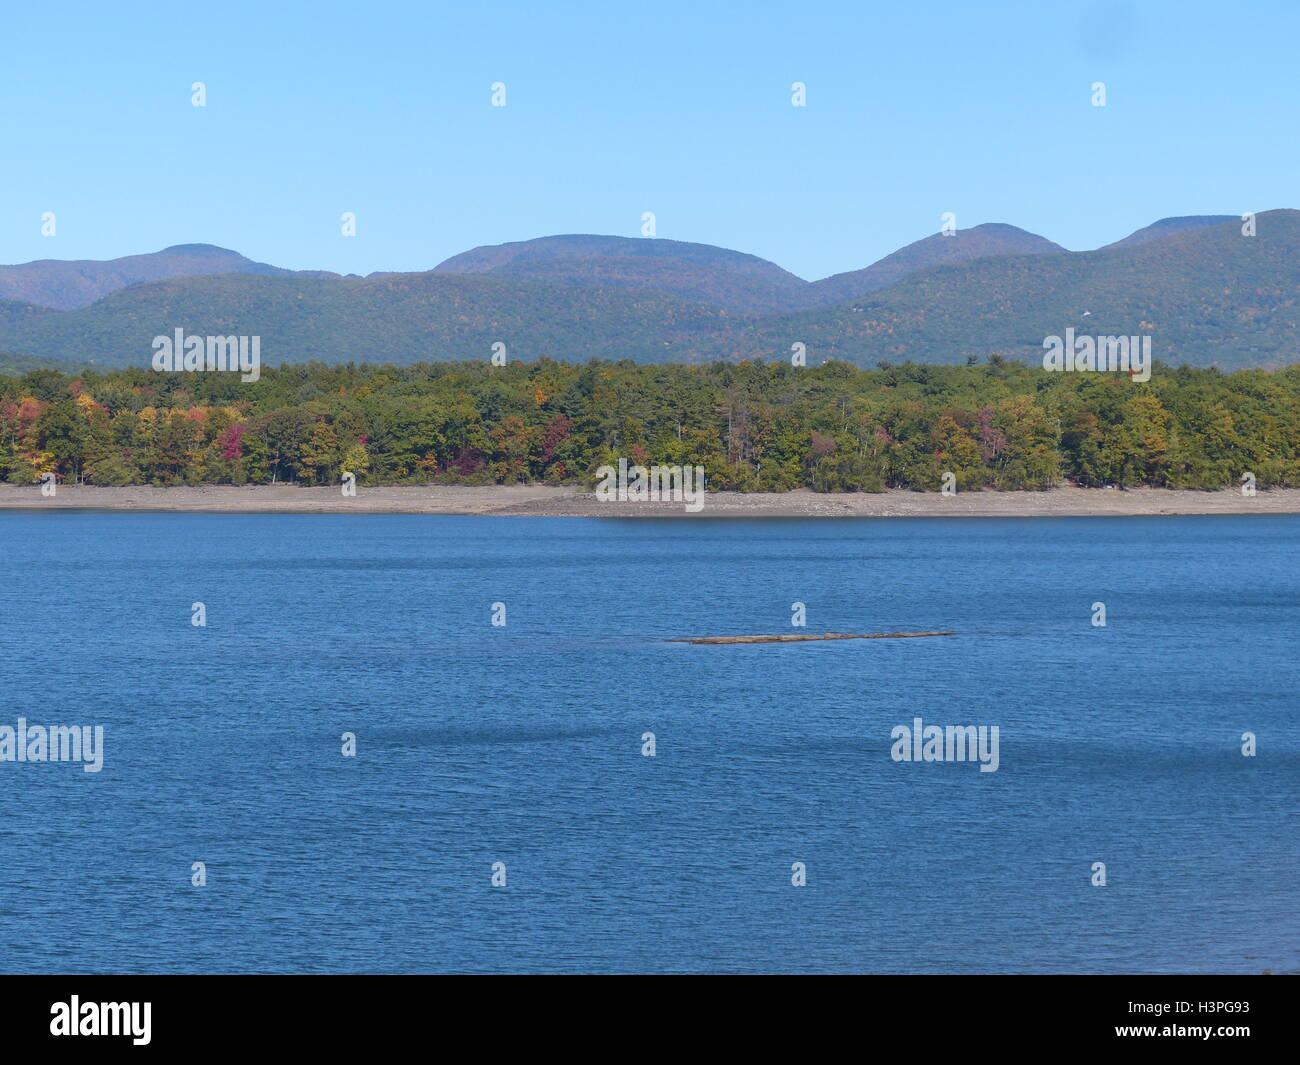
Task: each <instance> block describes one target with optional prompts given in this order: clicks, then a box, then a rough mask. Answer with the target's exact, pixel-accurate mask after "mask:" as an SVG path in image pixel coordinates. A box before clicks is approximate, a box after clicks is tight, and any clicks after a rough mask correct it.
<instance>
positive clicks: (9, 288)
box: [0, 244, 338, 311]
mask: <svg viewBox="0 0 1300 1065" xmlns="http://www.w3.org/2000/svg"><path fill="white" fill-rule="evenodd" d="M296 273H298V271H295V270H285V269H282V268H280V267H278V266H270V265H269V264H267V263H258V262H254V261H253V260H252V259H248V258H245V257H244V256H243V255H240V254H239V253H238V252H234V251H229V250H228V249H226V248H218V247H216V246H215V245H213V244H175V245H173V246H172V247H170V248H164V249H163V250H162V251H156V252H150V253H148V254H145V255H126V256H123V257H122V258H120V259H102V260H101V259H74V260H65V259H37V260H36V261H34V262H30V263H19V264H17V265H14V266H0V300H14V301H18V302H22V303H32V304H36V305H37V306H40V307H51V308H53V309H55V310H61V311H66V310H75V309H76V308H78V307H89V306H90V305H91V304H92V303H94V302H95V301H96V300H100V299H103V298H104V297H105V296H108V295H110V294H111V293H114V292H117V291H118V290H119V289H123V288H126V287H127V286H128V285H136V284H140V283H142V282H146V281H164V280H169V279H171V278H176V277H201V276H205V275H211V274H261V275H264V276H269V277H283V276H286V275H290V274H296ZM308 274H309V276H316V277H337V276H338V275H337V274H328V273H325V272H318V271H310V272H308Z"/></svg>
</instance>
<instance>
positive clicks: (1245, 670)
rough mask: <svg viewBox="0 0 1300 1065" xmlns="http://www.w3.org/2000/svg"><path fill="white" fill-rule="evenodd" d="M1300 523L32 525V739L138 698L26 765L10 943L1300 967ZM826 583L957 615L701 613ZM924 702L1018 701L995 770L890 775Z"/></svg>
mask: <svg viewBox="0 0 1300 1065" xmlns="http://www.w3.org/2000/svg"><path fill="white" fill-rule="evenodd" d="M1298 544H1300V518H1297V517H1289V516H1279V517H1223V518H1218V517H1216V518H1173V517H1161V518H1152V519H1095V520H1094V519H1071V520H1057V521H1049V520H1044V519H1032V520H1025V521H1016V520H987V519H985V520H902V519H885V520H837V521H765V522H754V521H746V522H741V521H655V520H648V521H622V522H620V521H596V520H582V519H545V518H539V519H525V518H468V517H466V518H461V517H431V516H396V515H365V516H362V515H357V516H350V515H336V516H289V515H200V514H126V513H118V514H113V513H92V512H64V513H39V512H27V513H23V512H10V513H0V559H2V563H0V576H2V577H3V580H0V663H3V666H2V667H0V668H2V669H3V680H4V683H3V685H2V686H0V690H2V692H3V696H2V698H3V706H2V707H0V724H9V725H16V720H17V718H18V717H19V716H25V717H26V718H27V719H28V720H29V721H30V722H31V723H33V724H35V723H46V724H99V725H103V726H104V728H105V765H104V768H103V770H102V771H101V772H100V773H98V774H93V773H85V772H83V771H82V769H81V768H79V767H77V766H73V765H67V764H16V763H12V762H5V763H0V803H3V806H2V807H0V810H2V816H0V969H3V970H4V971H6V972H78V973H80V972H135V971H145V972H178V973H188V972H212V971H215V972H248V971H276V972H427V971H449V970H450V971H465V970H469V971H500V970H505V971H600V972H604V971H615V972H624V971H661V970H666V971H745V972H749V971H759V972H762V971H772V970H778V971H797V972H799V971H817V972H822V971H878V972H989V973H994V972H1006V971H1023V970H1029V971H1035V972H1058V971H1059V972H1141V971H1149V972H1206V971H1209V972H1219V971H1228V972H1259V971H1262V970H1264V969H1272V970H1273V971H1279V970H1294V969H1296V968H1300V923H1298V922H1297V918H1296V914H1297V910H1298V909H1300V907H1298V906H1297V901H1298V896H1300V890H1298V888H1297V858H1298V857H1300V833H1298V832H1297V818H1296V814H1297V800H1298V799H1300V772H1298V771H1300V713H1297V690H1298V688H1300V685H1298V683H1297V681H1298V680H1300V666H1298V665H1297V654H1296V636H1297V633H1298V632H1300V568H1298V567H1297V565H1296V558H1297V550H1296V549H1297V545H1298ZM796 601H798V602H803V603H805V604H806V605H807V611H808V630H807V631H810V632H822V631H849V632H874V631H894V630H907V629H915V630H926V629H944V628H951V629H955V630H958V632H959V635H957V636H954V637H946V638H934V639H920V640H899V641H884V640H881V641H846V642H838V643H812V644H794V645H781V644H769V645H758V646H720V647H718V646H714V647H710V646H703V647H701V646H691V645H684V644H670V643H664V642H661V641H662V639H663V638H664V637H669V636H682V635H687V636H689V635H713V634H726V633H761V632H787V631H791V630H790V625H789V621H790V612H791V604H792V603H794V602H796ZM1099 601H1100V602H1104V603H1105V604H1106V610H1107V615H1108V624H1107V626H1106V627H1105V628H1096V627H1093V626H1092V624H1091V616H1092V604H1093V603H1094V602H1099ZM195 602H202V603H204V604H205V607H206V611H207V625H206V627H204V628H198V627H195V626H193V625H191V624H190V617H191V605H192V604H193V603H195ZM496 602H504V603H505V604H506V610H507V615H506V616H507V622H508V623H507V625H506V626H505V627H503V628H502V627H493V626H492V625H491V624H490V623H489V622H490V615H491V610H492V604H493V603H496ZM917 716H919V717H922V718H923V719H924V720H925V721H926V722H927V723H935V724H941V725H942V724H967V723H969V724H977V725H978V724H987V725H998V726H999V728H1000V761H1001V764H1000V768H999V769H998V771H997V772H994V773H981V772H979V771H978V766H977V765H975V764H973V763H965V764H955V763H930V764H907V763H896V762H894V761H892V760H891V758H890V756H889V750H890V745H891V743H890V730H891V729H892V728H893V727H894V726H895V725H898V724H910V723H911V721H912V719H913V718H914V717H917ZM345 731H351V732H355V733H356V735H357V743H358V754H357V757H356V758H344V757H342V756H341V755H340V746H341V740H340V736H341V734H342V733H343V732H345ZM647 731H650V732H653V733H654V734H655V736H656V740H657V755H656V757H654V758H647V757H643V756H642V754H641V746H642V734H643V733H645V732H647ZM1246 731H1251V732H1254V733H1255V734H1256V735H1257V737H1258V744H1259V753H1258V755H1257V756H1256V757H1254V758H1247V757H1243V756H1242V754H1241V752H1240V747H1241V742H1242V741H1241V735H1242V733H1243V732H1246ZM195 861H203V862H205V863H206V866H207V875H208V883H207V886H206V887H202V888H196V887H193V886H191V883H190V878H191V865H192V863H194V862H195ZM498 861H500V862H504V863H505V865H506V870H507V886H506V887H505V888H493V887H492V886H491V884H490V878H491V870H492V865H493V863H494V862H498ZM796 861H800V862H804V863H806V867H807V876H808V884H807V886H806V887H802V888H796V887H792V886H791V883H790V878H791V865H792V863H794V862H796ZM1097 861H1102V862H1105V863H1106V871H1107V879H1108V883H1107V886H1105V887H1104V888H1101V887H1093V886H1092V884H1091V883H1090V877H1091V869H1092V864H1093V863H1094V862H1097Z"/></svg>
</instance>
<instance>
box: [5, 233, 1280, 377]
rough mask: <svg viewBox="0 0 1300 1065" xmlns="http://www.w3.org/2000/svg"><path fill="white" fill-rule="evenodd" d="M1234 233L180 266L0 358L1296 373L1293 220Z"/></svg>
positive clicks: (178, 257)
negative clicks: (1066, 244)
mask: <svg viewBox="0 0 1300 1065" xmlns="http://www.w3.org/2000/svg"><path fill="white" fill-rule="evenodd" d="M1256 221H1257V229H1258V232H1257V235H1256V236H1244V235H1243V234H1242V233H1241V225H1240V219H1239V216H1236V215H1225V216H1212V215H1211V216H1196V217H1192V218H1187V219H1162V220H1161V221H1160V222H1157V223H1155V224H1153V225H1151V226H1147V227H1145V228H1144V229H1140V230H1138V231H1137V232H1135V233H1133V234H1131V235H1130V236H1129V237H1126V238H1124V239H1123V240H1121V241H1117V242H1115V243H1114V244H1111V245H1108V246H1106V247H1104V248H1100V249H1098V250H1096V251H1091V252H1071V251H1067V250H1065V249H1064V248H1062V247H1060V246H1059V245H1057V244H1054V243H1053V242H1051V241H1048V240H1046V239H1045V238H1043V237H1039V236H1036V235H1034V234H1032V233H1028V232H1026V231H1024V230H1021V229H1017V228H1016V227H1014V226H1009V225H1001V224H986V225H982V226H975V227H973V228H971V229H968V230H961V231H958V232H957V233H956V234H955V235H953V236H944V235H940V234H936V235H933V236H931V237H926V238H923V239H922V240H919V241H916V242H914V243H913V244H911V245H908V246H907V247H906V248H902V249H900V250H899V251H897V252H895V253H893V254H892V255H890V256H886V257H885V258H884V259H882V260H880V261H879V262H878V263H875V264H873V265H872V266H870V267H867V268H865V269H863V270H859V271H849V272H847V273H845V274H838V275H834V276H833V277H830V278H825V279H823V280H821V281H816V282H808V281H804V280H803V279H801V278H798V277H796V276H795V275H793V274H790V273H789V272H787V271H785V270H783V269H781V268H780V267H779V266H777V265H775V264H774V263H770V262H768V261H766V260H764V259H761V258H758V257H757V256H753V255H747V254H744V253H741V252H735V251H730V250H728V249H724V248H715V247H712V246H710V245H702V244H691V243H686V242H681V241H667V240H658V239H646V238H641V239H632V238H623V237H602V236H588V235H563V236H555V237H544V238H539V239H537V240H530V241H520V242H515V243H511V244H504V245H493V246H486V247H481V248H475V249H472V250H471V251H468V252H464V253H462V254H460V255H457V256H453V257H452V258H451V259H448V260H446V261H445V262H443V263H440V264H439V265H438V266H437V267H435V268H434V269H432V270H429V271H425V272H422V273H398V274H372V275H370V276H369V277H366V278H359V277H355V276H350V277H341V276H339V275H337V274H331V273H326V272H296V271H288V270H281V269H279V268H277V267H272V266H268V265H267V264H261V263H254V262H252V261H251V260H248V259H245V258H244V257H243V256H240V255H237V253H234V252H227V251H224V250H223V249H218V248H213V247H212V246H211V245H181V246H178V247H177V248H174V249H167V252H164V253H158V254H159V255H167V254H168V253H174V254H173V257H172V259H171V261H170V265H166V264H158V263H155V264H152V265H151V266H150V267H149V268H150V269H155V268H163V267H164V265H166V268H171V267H174V266H176V265H177V264H179V263H181V262H183V261H185V260H186V257H187V256H188V257H191V258H192V260H193V261H195V262H199V263H201V264H202V265H203V266H204V267H205V268H207V269H209V270H211V271H213V272H210V273H206V274H201V275H197V276H183V277H169V278H165V279H158V280H153V281H136V282H134V283H132V284H130V285H128V286H127V287H124V288H120V289H119V290H117V291H114V292H112V293H110V294H109V295H107V296H105V297H103V298H101V299H99V300H97V301H95V302H94V303H92V304H90V305H88V306H80V307H76V308H73V309H67V310H52V309H50V308H49V307H48V306H42V305H39V304H38V303H37V302H36V301H30V300H29V301H22V300H15V299H7V298H5V297H3V296H0V352H4V353H6V354H9V355H13V356H21V357H23V358H54V359H64V360H69V361H74V362H79V363H80V362H91V363H94V364H97V365H104V366H123V365H131V364H135V365H144V364H147V363H148V361H149V357H150V351H151V349H150V344H151V341H152V338H153V337H154V336H156V335H158V334H166V333H170V331H171V330H173V329H175V328H184V329H186V330H187V331H189V332H191V333H200V334H216V335H229V334H232V333H233V334H247V335H256V336H260V337H262V347H261V350H262V358H263V360H264V361H266V362H270V363H279V362H301V361H308V360H320V361H325V362H348V361H358V362H360V361H368V362H386V361H391V362H397V363H409V362H416V361H438V360H451V359H479V358H487V357H488V356H489V354H490V353H491V350H492V345H494V344H497V343H501V344H505V346H506V351H507V356H508V357H509V358H511V359H524V360H529V359H535V358H537V357H540V356H547V357H550V358H554V359H561V360H565V361H584V360H586V359H590V358H608V359H621V358H627V359H633V360H635V361H637V362H670V361H704V360H714V359H731V360H735V359H746V358H749V359H752V358H760V357H762V358H778V359H787V358H788V357H789V353H790V351H791V346H792V344H795V343H802V344H804V345H806V347H807V350H808V357H809V360H810V361H822V360H824V359H827V358H836V359H848V360H851V361H854V362H857V363H859V364H862V365H872V364H874V363H875V362H878V361H895V362H896V361H902V360H907V359H910V360H914V361H918V362H951V361H958V360H964V359H966V358H969V357H972V356H974V357H983V356H985V355H989V354H993V353H1001V354H1004V355H1007V356H1008V357H1013V358H1028V359H1033V358H1036V357H1041V351H1042V348H1041V344H1042V340H1043V338H1044V336H1048V335H1054V334H1059V333H1060V332H1061V331H1062V330H1063V329H1065V328H1066V327H1070V326H1073V327H1075V328H1076V329H1077V330H1080V331H1085V330H1086V331H1088V332H1092V333H1094V334H1123V335H1135V334H1137V333H1148V334H1150V335H1151V336H1152V338H1153V345H1154V349H1155V355H1156V357H1157V358H1160V359H1164V360H1166V361H1170V362H1179V361H1186V362H1192V363H1195V364H1199V365H1209V364H1217V365H1220V366H1222V367H1224V368H1225V369H1227V368H1236V367H1241V366H1250V365H1261V366H1276V365H1281V364H1285V363H1289V362H1298V361H1300V351H1298V350H1297V344H1296V341H1295V337H1296V335H1297V327H1298V326H1300V310H1298V309H1297V294H1298V293H1300V213H1298V212H1296V211H1286V210H1283V211H1269V212H1263V213H1260V214H1258V215H1257V216H1256ZM132 258H136V259H140V258H143V259H147V258H149V257H132ZM124 261H125V260H111V261H110V263H114V264H116V263H121V262H124ZM26 265H27V266H33V265H47V266H48V263H47V264H26ZM65 265H71V266H75V267H78V268H80V267H81V266H82V265H83V264H65ZM93 265H99V266H103V265H106V264H93ZM228 265H232V266H234V267H236V269H234V270H231V271H224V270H223V271H222V272H216V271H218V270H221V268H223V267H225V266H228ZM5 269H10V270H11V269H14V268H0V270H5ZM138 272H139V270H138V269H136V273H138ZM105 276H106V275H101V277H100V283H105V282H104V277H105ZM119 276H126V272H123V273H122V274H120V275H119ZM845 293H849V295H848V296H845ZM841 297H843V298H841Z"/></svg>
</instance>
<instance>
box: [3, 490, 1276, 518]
mask: <svg viewBox="0 0 1300 1065" xmlns="http://www.w3.org/2000/svg"><path fill="white" fill-rule="evenodd" d="M0 509H9V510H12V509H26V510H65V509H67V510H73V509H78V510H125V511H142V512H143V511H193V512H221V513H248V514H261V513H271V514H465V515H496V516H539V517H583V518H652V517H654V518H872V517H882V518H883V517H901V518H939V517H962V518H1040V517H1041V518H1065V517H1125V516H1127V517H1139V516H1145V515H1159V514H1300V489H1296V488H1286V489H1277V490H1274V491H1269V492H1259V493H1257V494H1256V495H1254V496H1243V495H1242V494H1241V492H1240V491H1239V490H1236V489H1225V490H1223V491H1219V492H1184V491H1171V490H1168V489H1160V488H1134V489H1129V490H1127V491H1118V490H1115V489H1102V488H1072V487H1061V488H1055V489H1053V490H1051V491H1048V492H958V493H957V494H956V495H952V496H945V495H942V494H940V493H939V492H911V491H907V490H902V489H900V490H893V491H889V492H883V493H878V494H871V493H861V492H854V493H838V494H820V493H816V492H811V491H808V490H806V489H802V490H799V491H794V492H783V493H753V494H742V493H739V492H718V493H710V494H708V495H706V496H705V499H704V507H703V509H702V510H700V511H699V512H697V513H689V512H687V511H686V509H685V505H684V504H682V503H669V502H653V503H652V502H642V503H605V502H601V501H600V500H598V499H597V498H596V497H595V496H594V495H593V494H592V493H590V492H582V491H579V490H577V489H574V488H553V487H549V486H546V485H500V486H489V487H477V488H469V487H460V486H450V485H440V486H436V487H401V488H364V487H360V488H358V489H357V493H356V495H355V496H344V495H343V494H342V493H341V492H340V490H339V489H338V488H329V487H327V488H299V487H295V486H292V485H243V486H229V485H220V486H212V487H203V488H151V487H130V488H98V487H90V486H83V487H68V486H61V487H59V489H58V490H57V492H56V493H55V495H54V496H52V497H47V496H42V495H41V493H40V489H39V488H38V487H36V486H22V487H19V486H14V485H0Z"/></svg>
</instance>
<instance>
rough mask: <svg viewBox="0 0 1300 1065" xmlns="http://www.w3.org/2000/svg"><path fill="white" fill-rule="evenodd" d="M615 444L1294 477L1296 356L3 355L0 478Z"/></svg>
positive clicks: (246, 474)
mask: <svg viewBox="0 0 1300 1065" xmlns="http://www.w3.org/2000/svg"><path fill="white" fill-rule="evenodd" d="M619 458H627V459H628V460H629V462H632V463H639V464H643V465H651V464H661V465H686V464H690V465H699V466H703V467H704V469H705V475H706V478H707V481H708V485H709V487H710V488H711V489H719V490H721V489H727V490H736V491H746V492H748V491H766V492H782V491H788V490H791V489H794V488H800V487H807V488H812V489H814V490H817V491H826V492H831V491H865V492H878V491H883V490H884V489H886V488H911V489H917V490H923V491H934V490H936V489H938V488H939V487H940V485H941V483H942V480H943V477H944V474H945V473H949V472H950V473H952V474H953V475H954V477H955V479H956V484H957V487H958V488H959V489H963V490H967V491H969V490H977V489H1045V488H1049V487H1051V486H1052V485H1054V484H1059V483H1062V482H1072V483H1075V484H1078V485H1083V486H1090V487H1101V486H1106V485H1114V486H1117V487H1129V486H1136V485H1150V486H1156V487H1168V488H1192V489H1205V490H1210V489H1218V488H1224V487H1228V486H1234V485H1238V484H1240V483H1241V481H1242V478H1243V476H1244V475H1245V474H1247V473H1250V474H1253V476H1254V478H1255V483H1256V484H1257V485H1258V486H1259V487H1261V488H1268V487H1275V486H1276V487H1296V486H1300V365H1297V366H1291V367H1288V368H1286V369H1282V370H1277V371H1273V372H1268V371H1263V370H1241V371H1237V372H1235V373H1230V374H1224V373H1221V372H1219V371H1218V370H1214V369H1197V368H1193V367H1189V366H1179V367H1176V368H1174V367H1169V366H1164V365H1161V364H1159V363H1157V364H1156V367H1155V370H1154V372H1153V375H1152V379H1151V380H1150V381H1149V382H1147V383H1144V384H1135V383H1133V382H1132V381H1130V380H1129V379H1128V378H1127V377H1125V376H1122V375H1107V374H1070V373H1048V372H1046V371H1044V370H1042V369H1040V368H1037V367H1033V366H1028V365H1024V364H1020V363H1016V362H1011V361H1005V360H1003V359H1001V358H999V357H997V356H993V357H991V358H990V359H989V360H988V361H987V362H985V363H981V364H978V365H975V364H968V365H965V366H935V365H923V364H915V363H903V364H898V365H889V364H881V365H880V366H879V367H878V368H877V369H874V370H863V369H858V368H856V367H855V366H853V365H852V364H849V363H843V362H831V363H827V364H824V365H822V366H819V367H809V368H795V367H792V366H790V365H788V364H786V363H783V362H771V363H768V362H739V363H723V362H718V363H709V364H703V365H695V366H689V365H638V364H635V363H632V362H630V361H619V362H602V361H592V362H589V363H585V364H581V365H569V364H566V363H561V362H555V361H552V360H549V359H542V360H540V361H537V362H532V363H514V364H512V365H509V366H500V367H498V366H492V365H490V364H488V363H486V362H474V363H466V362H462V363H423V364H415V365H410V366H392V365H371V364H347V365H339V366H332V365H324V364H320V363H305V364H297V365H286V366H282V367H280V368H279V369H273V368H270V367H267V368H264V369H263V372H262V377H261V380H259V381H257V382H255V383H243V382H241V381H240V380H239V378H238V375H235V374H228V373H157V372H154V371H153V370H150V369H142V368H132V369H124V370H115V371H108V372H101V371H91V370H87V371H85V372H82V373H76V374H72V373H65V372H60V371H56V370H50V369H34V370H30V371H28V372H26V373H14V374H9V375H0V478H3V479H4V480H5V481H7V482H9V483H11V484H30V483H33V482H35V481H37V480H39V479H40V478H41V477H42V476H43V475H44V474H46V473H50V472H53V473H54V474H55V476H56V477H57V478H58V479H59V481H60V482H62V483H70V484H76V483H85V484H93V485H136V484H149V485H207V484H269V483H284V482H288V483H296V484H304V485H327V484H338V483H339V481H340V478H341V476H342V474H343V472H344V471H349V472H352V473H354V474H355V475H356V477H357V481H358V483H360V484H363V485H364V484H372V485H379V484H387V485H402V484H416V485H418V484H448V483H456V484H517V483H547V484H556V485H561V484H573V485H590V484H591V483H592V479H593V478H594V476H595V471H596V469H597V468H598V467H600V466H602V465H616V464H617V462H618V459H619Z"/></svg>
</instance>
